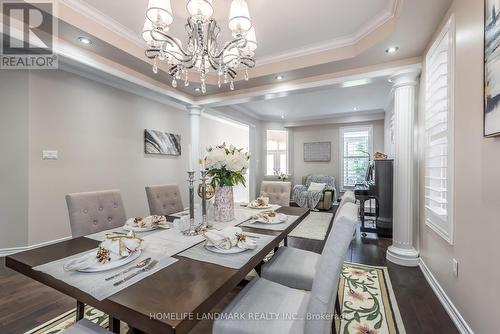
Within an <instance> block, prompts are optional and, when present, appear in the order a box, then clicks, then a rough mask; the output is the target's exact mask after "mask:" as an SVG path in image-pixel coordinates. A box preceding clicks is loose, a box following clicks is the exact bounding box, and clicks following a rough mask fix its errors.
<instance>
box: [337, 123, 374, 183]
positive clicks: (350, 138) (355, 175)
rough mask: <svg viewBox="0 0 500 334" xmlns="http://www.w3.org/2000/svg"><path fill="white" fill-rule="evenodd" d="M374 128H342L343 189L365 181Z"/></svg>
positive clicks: (341, 171) (341, 162) (341, 176)
mask: <svg viewBox="0 0 500 334" xmlns="http://www.w3.org/2000/svg"><path fill="white" fill-rule="evenodd" d="M372 136H373V129H372V127H371V126H365V127H348V128H341V129H340V143H341V145H342V146H341V150H340V165H341V166H342V168H341V169H340V173H341V175H340V179H341V180H342V181H341V182H342V183H341V186H342V189H348V188H352V187H354V186H355V185H356V183H357V182H361V181H364V179H365V175H366V170H367V168H368V164H369V162H370V157H371V155H372V142H373V138H372Z"/></svg>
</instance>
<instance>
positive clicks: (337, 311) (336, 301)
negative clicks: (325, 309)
mask: <svg viewBox="0 0 500 334" xmlns="http://www.w3.org/2000/svg"><path fill="white" fill-rule="evenodd" d="M335 313H337V315H338V316H339V318H340V316H341V315H342V311H341V310H340V298H339V294H338V293H337V296H336V297H335Z"/></svg>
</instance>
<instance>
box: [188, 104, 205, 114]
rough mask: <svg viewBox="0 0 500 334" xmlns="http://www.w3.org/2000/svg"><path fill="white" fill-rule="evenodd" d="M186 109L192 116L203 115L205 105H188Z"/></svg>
mask: <svg viewBox="0 0 500 334" xmlns="http://www.w3.org/2000/svg"><path fill="white" fill-rule="evenodd" d="M186 109H187V111H188V112H189V115H190V116H201V112H202V111H203V107H200V106H187V107H186Z"/></svg>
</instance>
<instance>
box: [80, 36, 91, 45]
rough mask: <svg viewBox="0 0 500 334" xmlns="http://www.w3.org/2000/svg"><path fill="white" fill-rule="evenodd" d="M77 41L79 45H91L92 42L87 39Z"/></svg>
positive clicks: (82, 38) (81, 38)
mask: <svg viewBox="0 0 500 334" xmlns="http://www.w3.org/2000/svg"><path fill="white" fill-rule="evenodd" d="M78 41H80V43H82V44H85V45H90V44H92V41H91V40H90V39H88V38H87V37H78Z"/></svg>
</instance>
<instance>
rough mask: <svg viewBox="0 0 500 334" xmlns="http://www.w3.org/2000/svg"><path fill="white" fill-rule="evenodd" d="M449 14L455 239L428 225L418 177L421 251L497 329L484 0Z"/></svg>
mask: <svg viewBox="0 0 500 334" xmlns="http://www.w3.org/2000/svg"><path fill="white" fill-rule="evenodd" d="M450 14H453V15H454V16H455V21H456V57H455V58H456V59H455V95H454V96H455V98H454V100H455V101H454V102H455V103H454V105H455V109H454V118H455V120H454V126H453V128H454V131H455V141H454V147H455V149H454V152H455V158H454V168H455V174H454V186H455V189H454V193H453V194H454V245H453V246H452V245H450V244H448V243H447V242H446V241H445V240H443V239H442V238H440V237H439V236H438V235H437V234H436V233H434V232H433V231H432V230H431V229H430V228H428V227H427V226H426V225H425V221H424V208H423V202H424V200H423V197H422V195H423V194H424V191H423V182H420V194H421V195H420V203H421V204H420V254H421V257H422V259H423V260H424V261H425V263H426V265H427V266H428V267H429V269H430V270H431V272H432V273H433V275H434V276H435V277H436V279H437V280H438V282H439V284H440V285H441V286H442V288H443V289H444V290H445V292H446V294H447V295H448V296H449V298H450V299H451V301H452V302H453V304H454V305H455V306H456V307H457V309H458V311H459V312H460V313H461V315H462V316H463V317H464V319H465V320H466V321H467V322H468V323H469V325H470V326H471V328H472V330H473V331H474V332H475V333H495V332H497V331H498V315H499V314H500V313H499V307H498V297H499V293H498V290H497V289H496V287H497V286H498V282H499V280H500V266H499V265H498V263H499V260H498V255H499V245H500V223H499V217H500V205H499V204H500V191H499V188H500V182H499V178H498V171H499V166H500V138H496V139H487V138H483V135H482V129H483V124H482V119H483V41H482V38H483V37H482V36H483V34H482V29H483V0H456V1H455V2H454V3H453V5H452V7H451V9H450ZM447 19H448V17H446V18H445V19H444V21H443V23H444V22H446V21H447ZM424 81H425V78H422V82H424ZM421 91H424V89H422V90H421ZM422 112H423V110H420V119H422V117H423V115H422ZM420 166H421V168H420V178H421V180H423V173H422V171H423V168H422V167H423V164H422V163H421V164H420ZM453 258H455V259H457V260H458V263H459V267H458V268H459V269H458V272H459V275H458V277H455V276H454V275H453V273H452V259H453Z"/></svg>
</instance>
